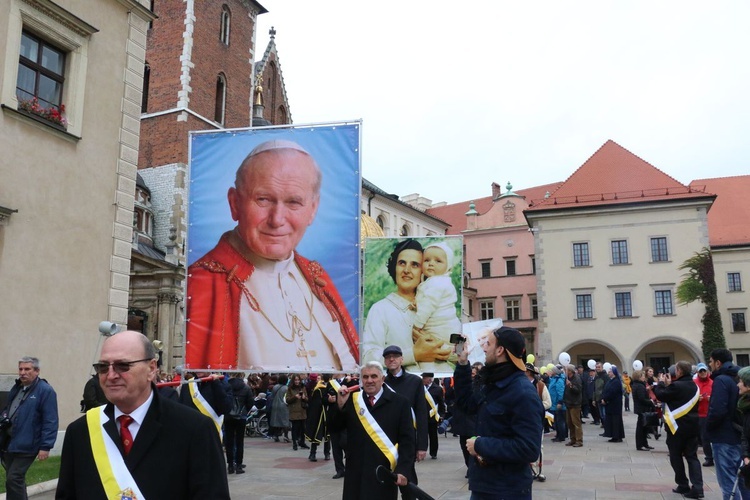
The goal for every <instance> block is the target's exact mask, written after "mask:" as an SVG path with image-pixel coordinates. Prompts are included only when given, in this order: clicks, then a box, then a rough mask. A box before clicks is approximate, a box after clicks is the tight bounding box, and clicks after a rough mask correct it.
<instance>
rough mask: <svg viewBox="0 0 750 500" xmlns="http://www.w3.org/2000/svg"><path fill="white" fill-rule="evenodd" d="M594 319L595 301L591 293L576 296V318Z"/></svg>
mask: <svg viewBox="0 0 750 500" xmlns="http://www.w3.org/2000/svg"><path fill="white" fill-rule="evenodd" d="M593 317H594V301H593V298H592V296H591V294H590V293H579V294H576V318H578V319H591V318H593Z"/></svg>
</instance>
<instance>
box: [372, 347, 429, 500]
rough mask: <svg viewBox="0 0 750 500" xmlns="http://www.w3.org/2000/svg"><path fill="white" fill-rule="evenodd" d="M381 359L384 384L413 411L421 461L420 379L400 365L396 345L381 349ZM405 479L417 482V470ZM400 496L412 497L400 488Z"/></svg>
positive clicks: (422, 399) (423, 405)
mask: <svg viewBox="0 0 750 500" xmlns="http://www.w3.org/2000/svg"><path fill="white" fill-rule="evenodd" d="M383 360H384V364H385V367H386V368H387V369H388V374H387V375H386V376H385V385H387V386H388V387H390V388H391V389H392V390H393V391H395V392H396V394H400V395H401V396H403V397H405V398H406V400H407V401H409V404H411V408H412V410H413V411H414V418H415V419H416V424H417V453H416V461H417V462H421V461H422V460H424V457H425V456H426V455H427V416H428V413H427V399H426V398H425V395H424V386H423V385H422V379H421V378H420V377H419V376H418V375H414V374H413V373H407V372H406V370H404V369H403V368H402V367H401V365H402V363H403V362H404V355H403V352H402V351H401V348H400V347H399V346H397V345H389V346H388V347H386V348H385V349H384V350H383ZM406 477H407V479H408V480H409V481H410V482H412V483H414V484H417V483H418V481H417V471H416V469H415V468H414V467H413V466H412V470H411V472H410V473H409V474H407V476H406ZM401 498H403V499H404V500H407V499H410V498H413V496H412V494H411V492H409V491H407V490H406V489H405V488H401Z"/></svg>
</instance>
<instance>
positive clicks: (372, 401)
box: [367, 396, 375, 406]
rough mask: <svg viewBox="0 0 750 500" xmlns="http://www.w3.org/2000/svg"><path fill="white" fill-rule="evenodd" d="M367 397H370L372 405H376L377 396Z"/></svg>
mask: <svg viewBox="0 0 750 500" xmlns="http://www.w3.org/2000/svg"><path fill="white" fill-rule="evenodd" d="M367 397H368V398H370V406H373V405H375V396H367Z"/></svg>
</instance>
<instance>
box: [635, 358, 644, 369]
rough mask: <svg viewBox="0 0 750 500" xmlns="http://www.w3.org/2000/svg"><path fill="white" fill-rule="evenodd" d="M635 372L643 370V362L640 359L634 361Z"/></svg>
mask: <svg viewBox="0 0 750 500" xmlns="http://www.w3.org/2000/svg"><path fill="white" fill-rule="evenodd" d="M633 370H643V362H641V361H640V360H638V359H636V360H635V361H633Z"/></svg>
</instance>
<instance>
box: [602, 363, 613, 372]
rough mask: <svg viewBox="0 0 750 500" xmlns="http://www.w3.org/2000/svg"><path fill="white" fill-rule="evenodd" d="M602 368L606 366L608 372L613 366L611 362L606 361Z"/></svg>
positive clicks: (605, 369)
mask: <svg viewBox="0 0 750 500" xmlns="http://www.w3.org/2000/svg"><path fill="white" fill-rule="evenodd" d="M602 368H604V371H605V372H608V371H609V369H610V368H612V365H611V364H610V363H604V364H603V365H602Z"/></svg>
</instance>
